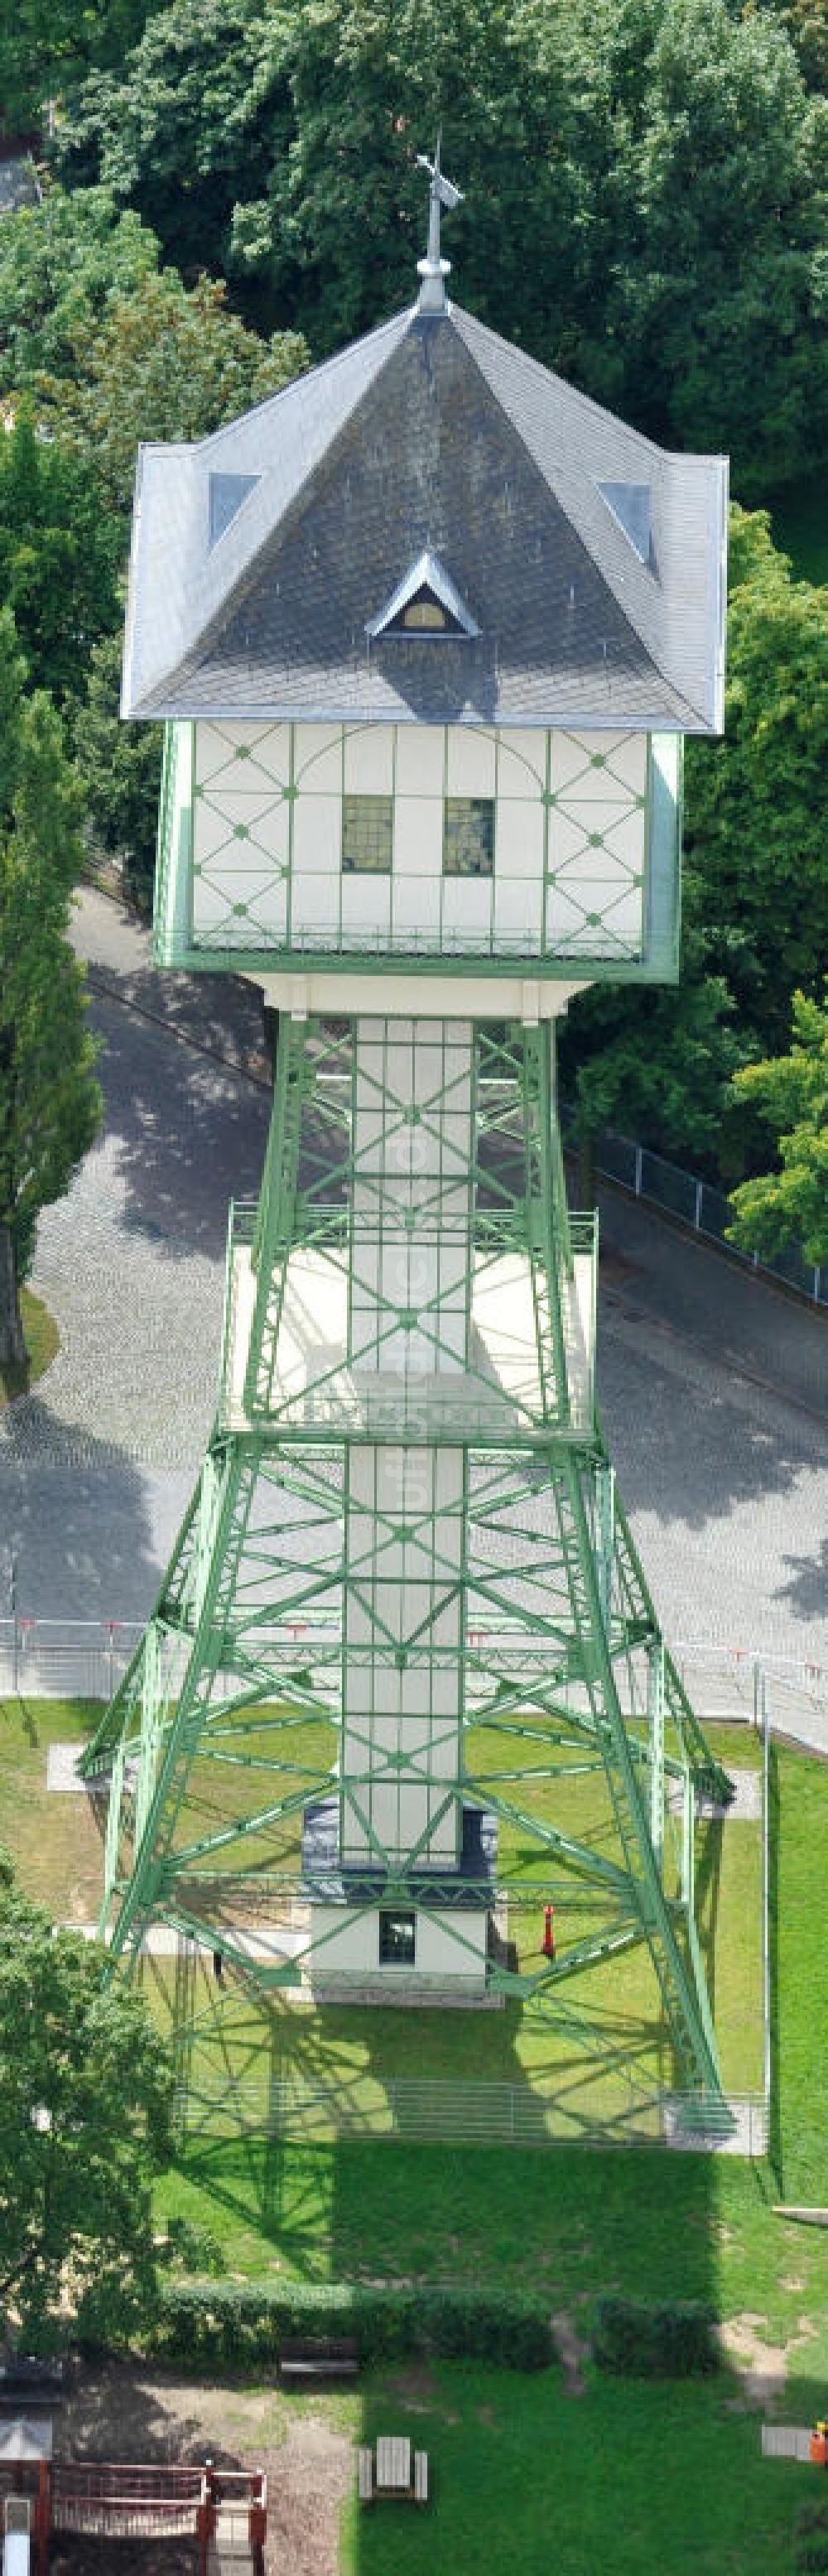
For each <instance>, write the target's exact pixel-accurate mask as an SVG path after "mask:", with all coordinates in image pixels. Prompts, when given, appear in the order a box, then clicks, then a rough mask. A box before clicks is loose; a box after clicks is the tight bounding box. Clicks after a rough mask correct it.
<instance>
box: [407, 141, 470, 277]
mask: <svg viewBox="0 0 828 2576" xmlns="http://www.w3.org/2000/svg"><path fill="white" fill-rule="evenodd" d="M417 168H418V170H427V171H428V175H429V178H430V180H431V195H430V199H429V208H428V249H427V251H426V255H425V259H418V261H417V273H418V276H420V277H421V278H422V281H423V282H422V286H421V288H420V312H421V313H444V312H445V309H446V296H445V288H444V285H443V279H444V278H446V277H448V273H449V269H450V267H451V261H450V260H449V259H441V257H440V208H441V206H445V207H446V209H447V211H448V212H449V213H450V212H451V209H452V207H453V206H460V205H462V202H463V191H462V188H455V187H454V185H453V183H452V181H451V179H444V177H443V173H442V170H441V168H440V137H439V134H438V136H437V142H436V146H435V151H434V159H433V161H428V160H427V159H426V155H425V153H424V152H418V154H417Z"/></svg>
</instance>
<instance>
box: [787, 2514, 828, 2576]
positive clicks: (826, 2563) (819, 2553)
mask: <svg viewBox="0 0 828 2576" xmlns="http://www.w3.org/2000/svg"><path fill="white" fill-rule="evenodd" d="M795 2532H796V2538H797V2541H798V2547H797V2549H796V2550H795V2553H794V2567H795V2570H796V2576H823V2571H824V2570H825V2569H827V2568H828V2505H825V2504H805V2505H802V2506H801V2508H800V2511H799V2513H798V2514H797V2518H796V2525H795Z"/></svg>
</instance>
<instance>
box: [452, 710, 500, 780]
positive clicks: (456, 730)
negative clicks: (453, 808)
mask: <svg viewBox="0 0 828 2576" xmlns="http://www.w3.org/2000/svg"><path fill="white" fill-rule="evenodd" d="M494 792H495V738H494V734H493V733H483V732H481V733H476V732H474V731H472V729H471V727H468V728H465V727H463V726H461V725H449V729H448V756H447V766H446V795H447V796H493V795H494Z"/></svg>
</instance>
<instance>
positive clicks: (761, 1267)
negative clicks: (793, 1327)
mask: <svg viewBox="0 0 828 2576" xmlns="http://www.w3.org/2000/svg"><path fill="white" fill-rule="evenodd" d="M562 1126H563V1131H564V1138H565V1142H566V1145H567V1149H568V1150H569V1151H572V1150H574V1145H575V1121H574V1118H573V1117H572V1114H571V1112H570V1113H567V1112H566V1111H564V1112H563V1113H562ZM595 1168H596V1171H597V1172H599V1173H600V1175H601V1178H602V1180H606V1181H617V1182H618V1183H619V1184H620V1186H621V1188H622V1189H625V1190H629V1191H630V1192H631V1194H632V1196H633V1198H636V1199H645V1200H646V1202H647V1204H648V1206H650V1207H656V1208H662V1209H663V1210H664V1212H665V1214H666V1215H668V1216H670V1217H672V1218H673V1220H674V1222H675V1223H677V1224H679V1225H685V1226H687V1227H688V1228H689V1230H690V1232H691V1233H693V1234H700V1235H704V1237H705V1239H706V1241H707V1242H708V1243H718V1244H719V1245H720V1247H721V1248H722V1249H723V1250H725V1251H727V1252H728V1253H729V1254H730V1257H731V1259H732V1260H736V1261H741V1262H743V1263H744V1264H745V1266H746V1268H747V1269H749V1270H758V1271H760V1272H761V1273H762V1275H763V1277H766V1278H769V1279H778V1280H780V1281H782V1283H783V1284H784V1286H785V1287H786V1288H792V1289H794V1290H795V1292H796V1295H797V1296H799V1297H806V1298H807V1299H808V1303H809V1304H810V1305H812V1306H828V1269H826V1268H824V1267H823V1268H822V1269H819V1268H814V1267H813V1265H812V1264H811V1263H810V1262H807V1261H805V1260H803V1257H802V1254H801V1252H796V1251H792V1252H783V1253H780V1254H779V1257H778V1259H777V1260H775V1261H760V1259H759V1256H758V1253H756V1252H740V1251H738V1250H737V1247H736V1245H735V1244H733V1243H728V1242H727V1230H728V1227H729V1226H731V1225H732V1224H733V1209H732V1207H731V1204H730V1200H729V1199H728V1198H727V1197H726V1196H725V1193H724V1190H717V1189H715V1188H714V1186H713V1183H712V1181H700V1180H698V1179H697V1178H696V1175H695V1173H693V1172H685V1171H683V1170H682V1168H681V1166H680V1164H678V1163H669V1162H667V1161H666V1160H665V1157H664V1156H663V1155H662V1154H653V1153H651V1151H650V1148H649V1145H637V1144H636V1143H635V1141H634V1139H633V1138H632V1137H631V1136H616V1135H615V1133H614V1132H613V1130H612V1129H610V1128H603V1129H602V1130H601V1131H600V1133H599V1135H598V1137H597V1139H596V1146H595Z"/></svg>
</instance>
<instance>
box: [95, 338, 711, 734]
mask: <svg viewBox="0 0 828 2576" xmlns="http://www.w3.org/2000/svg"><path fill="white" fill-rule="evenodd" d="M217 477H219V478H221V481H220V482H219V483H216V480H215V478H217ZM211 478H212V479H213V491H212V493H211ZM602 486H603V487H605V488H604V490H603V491H602V488H601V487H602ZM625 490H627V491H628V493H629V496H630V497H629V509H628V511H627V516H628V519H629V523H630V525H629V529H627V528H625V526H624V515H625V506H624V501H623V494H624V491H625ZM610 492H611V494H612V499H611V500H610V498H609V497H608V494H609V493H610ZM228 493H230V495H231V498H233V499H234V500H235V499H236V495H237V494H238V495H241V497H240V498H239V499H238V503H237V506H235V507H234V508H233V510H232V512H231V514H230V516H229V517H228V516H227V515H226V500H227V495H228ZM647 493H648V494H649V549H648V550H647V547H646V543H642V529H646V525H647V510H646V494H647ZM642 495H643V496H644V497H642ZM223 520H224V524H223V525H222V521H223ZM217 527H218V529H219V533H218V535H217V534H216V529H217ZM726 527H727V469H726V464H725V461H724V459H722V458H720V457H705V456H675V455H669V454H667V453H666V452H665V451H664V450H663V449H662V448H659V447H657V446H655V445H654V443H653V441H652V440H650V439H647V438H643V437H641V436H640V434H639V433H638V432H637V431H636V430H632V429H629V428H627V427H626V426H625V424H624V422H623V421H620V420H617V419H616V418H615V417H614V415H613V414H612V413H610V412H606V411H603V410H602V409H601V407H600V405H599V404H597V403H594V402H591V401H590V400H589V399H588V398H587V397H586V396H585V395H583V394H580V393H578V392H576V391H575V389H574V387H573V386H571V385H569V384H566V383H564V382H563V381H562V379H561V378H560V377H558V376H555V375H552V374H551V373H550V371H549V369H548V368H546V367H542V366H540V365H539V364H538V363H537V361H536V360H534V359H533V358H529V357H527V356H526V355H525V353H524V352H523V351H522V350H520V349H516V348H513V347H512V346H511V344H510V343H509V342H508V341H506V340H502V339H500V338H499V336H498V334H497V333H496V332H493V331H489V330H487V329H486V328H485V327H484V326H483V324H482V323H480V322H477V321H475V320H474V318H473V317H472V315H471V314H468V313H464V312H463V311H461V310H460V309H459V307H457V306H450V307H448V308H447V309H446V311H445V313H442V314H439V313H438V314H435V315H426V314H423V313H421V312H419V311H418V310H417V308H416V307H415V308H413V309H412V310H411V311H407V312H404V313H400V314H397V315H395V317H394V318H393V320H392V321H390V322H387V323H385V324H383V325H382V327H381V328H380V329H379V330H377V331H373V332H371V333H369V335H368V336H367V338H365V339H363V340H359V341H357V342H355V343H354V345H353V346H352V347H351V348H349V349H346V350H345V351H344V352H343V353H342V355H341V356H339V357H337V358H333V359H330V360H329V361H328V363H327V364H326V365H324V366H321V367H317V368H315V369H313V370H312V371H311V372H310V373H309V374H308V375H306V376H303V377H301V378H299V379H298V381H297V382H296V383H295V384H292V385H289V386H288V387H286V389H285V391H284V392H283V393H280V394H276V395H273V396H272V397H271V398H270V400H268V401H266V402H264V403H260V404H258V405H257V406H256V408H255V409H254V410H253V411H250V412H247V413H246V414H245V415H244V417H243V418H242V419H240V420H236V421H232V422H230V423H229V424H228V425H227V427H226V428H224V429H220V430H218V431H216V433H215V435H214V436H213V437H211V438H205V439H201V440H199V441H198V442H197V443H196V444H194V445H190V446H184V445H182V446H175V447H162V446H146V447H142V448H141V450H140V452H139V460H138V475H137V482H136V495H135V515H134V524H133V546H132V562H131V570H130V586H129V600H128V609H127V636H126V651H125V660H124V686H123V699H122V712H123V714H124V715H125V716H142V717H143V716H146V717H149V716H199V715H202V716H215V717H227V718H230V717H253V718H268V719H271V718H274V717H286V716H291V717H297V718H305V719H306V720H312V719H314V718H316V719H319V718H330V719H331V720H332V721H339V720H346V721H347V720H350V721H356V722H359V721H362V722H371V721H378V720H383V721H385V722H388V721H389V720H391V721H397V722H406V721H412V722H413V721H419V722H421V723H422V722H426V723H454V724H480V723H483V724H504V725H520V724H536V725H537V724H552V723H555V724H562V725H571V726H575V727H582V726H589V727H591V726H602V727H604V726H611V727H618V726H621V727H624V726H630V727H634V728H637V729H645V728H647V729H648V728H653V729H664V728H667V729H675V730H679V731H682V732H690V733H707V732H716V731H719V730H720V729H721V724H722V693H723V661H724V652H723V641H724V588H725V543H726ZM425 552H431V553H433V554H434V555H435V556H437V557H438V558H439V561H440V563H441V565H442V566H443V568H444V570H445V573H446V574H447V576H448V578H449V580H450V581H451V582H452V583H453V584H454V585H456V589H457V591H458V592H459V594H460V596H461V598H462V599H463V600H464V601H465V602H466V604H467V607H468V610H469V612H470V614H471V616H472V617H473V618H474V620H475V621H476V624H477V626H478V627H479V630H480V631H479V634H478V635H476V636H465V635H464V636H457V635H454V634H452V635H446V636H445V637H439V638H437V639H436V640H435V637H434V636H433V635H431V636H429V637H428V638H424V637H419V636H417V635H416V634H411V635H402V634H399V633H396V634H393V635H380V636H372V635H371V634H370V633H369V632H368V630H369V628H370V626H371V623H372V621H373V620H375V619H376V618H377V617H378V616H379V615H380V614H381V612H382V610H383V608H384V607H385V606H386V604H387V602H388V601H389V599H390V598H391V597H392V596H393V594H394V593H395V591H396V590H397V588H398V586H399V585H400V584H401V583H402V582H403V581H404V580H405V577H406V574H407V573H408V571H409V569H410V567H411V565H412V563H414V562H416V561H417V559H418V558H419V557H420V556H421V555H422V554H423V553H425Z"/></svg>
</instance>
